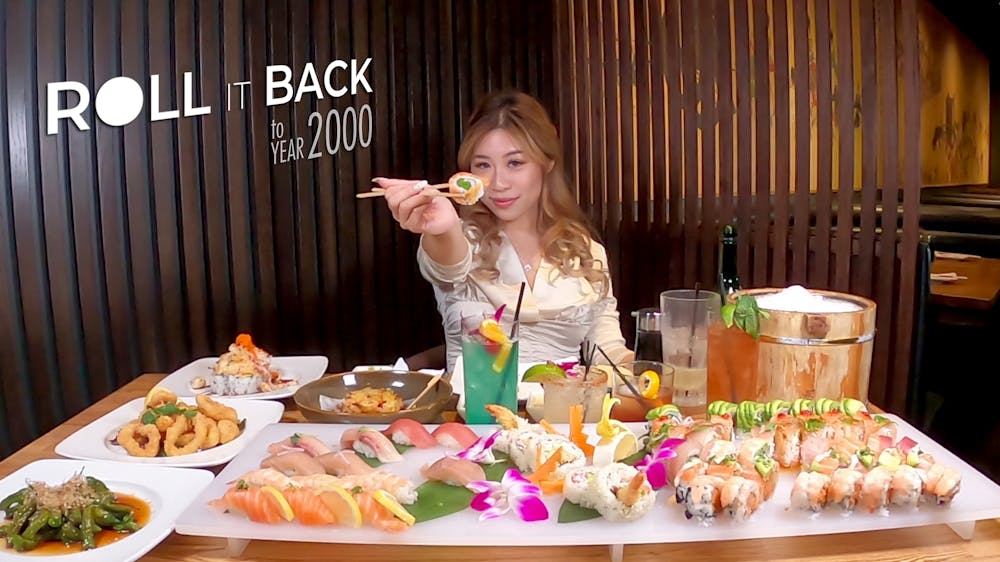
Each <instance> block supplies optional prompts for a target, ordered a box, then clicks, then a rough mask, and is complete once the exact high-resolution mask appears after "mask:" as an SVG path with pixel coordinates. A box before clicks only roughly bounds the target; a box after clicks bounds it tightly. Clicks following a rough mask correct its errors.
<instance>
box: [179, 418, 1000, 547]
mask: <svg viewBox="0 0 1000 562" xmlns="http://www.w3.org/2000/svg"><path fill="white" fill-rule="evenodd" d="M734 406H736V407H737V409H738V408H739V406H740V405H734ZM800 406H801V405H800ZM809 406H810V407H811V409H804V408H800V409H799V410H800V411H798V412H796V413H793V412H792V411H791V410H792V409H791V405H790V404H789V405H788V406H786V407H785V408H784V411H781V412H771V413H772V414H776V413H777V414H783V417H780V420H782V421H781V423H782V424H785V425H788V426H791V425H793V422H792V421H791V420H796V421H795V422H794V425H796V427H797V428H798V431H797V434H796V431H794V430H793V428H791V427H785V428H782V429H781V430H780V432H781V433H782V436H781V437H777V435H778V433H779V429H778V424H764V423H761V424H760V425H759V427H756V428H755V426H754V424H753V423H747V422H746V419H745V418H746V415H744V416H743V417H742V418H741V416H739V415H737V411H736V410H732V409H731V408H729V407H728V406H724V407H720V406H719V405H716V408H715V410H716V411H714V412H713V414H712V415H711V416H710V417H709V420H708V421H707V422H705V421H702V422H695V421H693V420H690V419H682V418H680V417H679V416H678V415H677V414H676V413H675V412H672V411H670V409H669V407H668V408H667V409H665V410H664V411H662V412H658V413H659V414H660V415H659V416H656V415H654V416H652V417H653V419H652V420H651V421H650V422H649V423H635V424H623V423H621V422H617V421H615V420H609V419H607V416H605V418H604V419H602V420H601V422H599V423H597V424H582V423H579V421H578V420H573V421H574V423H571V424H569V425H562V424H557V425H550V424H544V423H541V424H535V423H531V422H529V421H528V420H526V419H523V418H519V417H517V416H515V415H514V414H512V413H510V412H509V411H503V410H502V409H500V410H497V411H495V412H494V415H495V416H496V417H497V419H498V422H499V425H481V426H465V425H460V424H452V423H446V424H442V425H425V424H420V423H418V422H414V421H412V420H398V421H397V422H395V423H393V424H392V425H388V426H386V425H380V426H370V427H365V426H344V425H327V424H282V423H278V424H273V425H270V426H267V427H265V428H264V429H263V430H262V431H261V432H260V433H259V434H258V435H257V436H256V437H255V439H254V440H253V441H252V442H250V443H249V444H248V445H247V446H246V448H245V449H244V450H243V451H242V452H241V453H240V454H239V455H238V456H237V457H236V458H235V459H233V461H232V462H230V463H229V465H228V466H227V467H226V468H225V469H224V470H223V471H222V472H221V473H220V474H219V475H218V477H217V478H216V479H215V480H214V481H213V482H212V484H210V485H209V486H208V487H207V488H206V490H205V491H204V492H203V493H202V494H201V496H199V497H198V498H197V499H196V500H195V501H194V502H193V503H192V504H191V505H190V506H189V508H188V509H187V511H185V512H184V513H183V514H182V515H181V517H180V518H179V519H178V521H177V526H176V528H177V532H179V533H181V534H190V535H202V536H214V537H224V538H227V539H231V545H232V546H233V548H234V549H235V550H238V547H239V545H240V544H244V545H245V541H246V540H250V539H259V540H282V541H308V542H329V543H362V544H411V545H442V546H449V545H450V546H496V545H520V546H534V545H595V544H597V545H600V544H608V545H619V544H634V543H657V542H690V541H712V540H733V539H741V538H764V537H781V536H796V535H815V534H829V533H844V532H855V531H865V530H876V529H891V528H900V527H912V526H922V525H932V524H939V523H949V524H953V528H956V529H959V528H960V527H959V525H958V524H959V523H967V522H974V521H976V520H979V519H987V518H996V517H1000V487H998V486H997V485H996V484H994V483H992V482H991V481H990V480H989V479H987V478H986V477H985V476H983V475H982V474H981V473H979V472H978V471H976V470H975V469H974V468H972V467H970V466H969V465H967V464H966V463H964V462H963V461H962V460H961V459H959V458H957V457H956V456H954V455H953V454H951V453H950V452H948V451H947V450H945V449H944V448H943V447H940V446H939V445H937V444H936V443H934V442H933V441H932V440H931V439H930V438H928V437H926V436H925V435H923V434H921V433H920V432H919V431H917V430H916V429H915V428H913V427H911V426H909V425H908V424H907V423H906V422H905V421H904V420H902V419H900V418H898V417H896V416H892V415H884V416H882V415H879V416H875V415H869V414H867V413H865V412H862V411H854V412H852V413H850V414H848V413H847V411H844V412H840V410H839V409H837V410H836V411H837V412H839V414H831V413H830V411H828V412H826V413H825V414H817V413H815V410H818V408H817V407H816V406H815V404H810V405H809ZM850 406H851V407H853V403H851V404H850ZM771 407H772V408H776V407H779V405H772V406H771ZM744 409H745V410H747V412H745V414H750V410H751V406H744ZM758 410H760V411H763V407H760V408H756V407H754V408H753V411H754V412H757V411H758ZM847 410H850V408H847ZM837 415H850V416H851V417H854V418H857V419H859V420H867V421H862V423H860V424H859V425H860V426H861V427H860V428H855V427H854V426H853V425H852V424H850V423H847V424H840V423H836V422H835V419H836V416H837ZM754 417H755V418H757V419H759V418H762V417H763V416H762V415H761V414H759V413H757V414H754ZM581 419H582V418H581ZM741 419H743V421H742V422H741V421H740V420H741ZM771 419H779V417H777V416H773V417H772V418H771ZM810 420H813V421H810ZM815 420H819V421H815ZM820 422H822V423H823V425H822V426H819V425H818V424H819V423H820ZM625 433H628V434H629V435H634V436H636V439H635V441H632V440H631V439H622V436H623V435H624V434H625ZM814 433H819V434H820V435H824V436H826V437H828V438H829V441H828V442H822V443H815V441H816V440H817V439H819V438H818V437H816V436H814V435H813V434H814ZM840 437H844V438H849V439H850V440H851V441H850V442H851V443H854V444H855V445H856V446H855V447H854V450H853V451H848V450H847V445H844V444H842V443H840V440H839V438H840ZM609 443H613V444H614V450H613V451H611V452H610V453H607V451H605V454H600V455H597V456H596V458H600V459H601V460H600V462H599V464H598V465H595V464H594V458H595V454H594V452H595V450H600V448H601V447H605V446H607V445H608V444H609ZM789 449H793V450H791V451H790V450H789ZM851 459H854V460H851ZM855 461H856V462H855ZM966 530H968V529H966ZM970 532H971V531H970Z"/></svg>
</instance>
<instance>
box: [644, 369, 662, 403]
mask: <svg viewBox="0 0 1000 562" xmlns="http://www.w3.org/2000/svg"><path fill="white" fill-rule="evenodd" d="M639 388H640V389H641V391H640V392H642V397H643V398H656V396H657V395H658V394H659V393H660V375H658V374H656V371H653V370H646V371H643V372H642V374H641V375H639Z"/></svg>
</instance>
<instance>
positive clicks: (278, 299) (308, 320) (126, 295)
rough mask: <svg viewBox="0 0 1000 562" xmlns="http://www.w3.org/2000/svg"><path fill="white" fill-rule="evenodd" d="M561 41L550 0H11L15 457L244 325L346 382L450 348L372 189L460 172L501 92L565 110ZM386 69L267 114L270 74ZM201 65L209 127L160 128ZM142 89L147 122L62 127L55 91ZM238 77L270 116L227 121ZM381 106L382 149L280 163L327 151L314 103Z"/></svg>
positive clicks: (2, 247) (6, 102) (404, 236)
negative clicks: (488, 107) (274, 153)
mask: <svg viewBox="0 0 1000 562" xmlns="http://www.w3.org/2000/svg"><path fill="white" fill-rule="evenodd" d="M625 15H626V18H625V19H624V20H622V21H631V20H630V19H629V18H631V15H629V12H627V11H626V12H625ZM593 21H595V22H596V21H597V19H594V20H593ZM553 27H554V24H553V12H552V6H550V5H549V4H548V3H545V2H536V1H535V0H513V1H512V2H507V3H504V5H502V6H501V4H500V3H497V2H491V1H488V0H476V1H467V0H440V1H435V0H423V1H419V0H414V1H408V2H395V1H388V0H371V1H370V0H343V1H341V0H328V1H323V0H314V1H311V2H301V1H294V0H283V1H282V0H169V1H168V0H164V1H160V0H147V1H136V2H133V1H128V2H121V1H119V0H91V1H76V0H45V1H43V2H33V1H31V0H8V1H5V2H0V131H3V133H4V134H3V135H2V136H0V373H2V377H0V378H2V384H0V405H2V414H0V418H2V419H0V422H2V423H0V428H2V429H0V454H8V453H9V452H10V451H11V450H12V449H13V448H16V447H18V446H20V445H22V444H24V443H25V442H26V441H28V440H30V439H31V438H33V437H35V436H37V435H39V434H40V432H43V431H45V430H47V429H49V428H51V427H52V426H53V425H55V424H56V423H59V422H60V421H62V420H63V419H65V418H66V417H68V416H69V415H72V414H73V413H75V412H77V411H79V410H80V409H82V408H83V407H85V406H86V405H87V404H89V403H91V402H93V401H94V400H96V399H98V398H100V397H101V396H103V395H105V394H107V393H108V392H110V391H111V390H113V389H114V388H116V387H117V386H118V385H120V384H121V383H123V382H125V381H127V380H129V379H131V378H133V377H135V376H137V375H138V374H140V373H142V372H150V371H170V370H173V369H175V368H177V367H180V366H182V365H183V364H185V363H187V362H188V361H190V360H192V359H194V358H196V357H201V356H206V355H214V354H218V353H219V352H220V351H222V350H224V349H225V346H226V345H227V343H228V342H229V341H231V340H232V338H233V337H234V336H235V335H236V333H237V332H238V331H244V330H245V331H250V332H252V333H253V334H254V335H255V337H256V339H257V341H258V342H259V343H260V344H261V345H263V346H265V347H266V348H268V349H270V350H271V351H273V352H275V353H278V354H285V355H287V354H305V353H308V354H323V355H327V356H329V357H330V360H331V364H330V369H331V370H337V369H342V368H345V367H350V366H352V365H355V364H358V363H370V362H372V361H392V360H394V359H395V358H396V357H397V356H398V355H407V354H411V353H414V352H416V351H419V350H421V349H424V348H427V347H430V346H432V345H434V344H436V343H438V342H439V341H441V335H440V334H441V331H440V329H439V328H438V322H439V318H438V316H437V312H436V310H435V305H434V300H433V295H432V293H431V290H430V287H429V286H428V285H427V284H426V283H425V282H423V280H422V279H420V276H419V273H418V272H417V270H416V264H415V260H414V252H415V248H416V238H415V237H414V236H412V235H410V234H408V233H405V232H403V231H401V229H399V228H398V227H397V226H396V225H395V223H394V222H393V221H392V217H391V216H390V215H389V213H388V211H387V210H386V208H385V205H384V204H383V203H382V202H381V201H378V200H376V201H371V200H367V201H358V200H356V199H355V198H354V194H355V193H356V192H358V191H362V190H365V189H367V186H368V181H369V179H370V178H371V177H372V176H376V175H382V176H396V177H426V178H429V179H442V178H447V177H448V175H450V173H452V172H453V171H454V169H455V163H454V160H455V154H456V150H457V147H458V143H459V142H460V139H461V133H462V130H463V124H464V121H465V119H466V118H467V117H468V115H469V113H470V112H471V110H472V107H473V105H474V104H475V102H476V101H477V100H478V99H479V98H480V97H481V96H482V94H483V93H485V92H486V91H488V90H492V89H498V88H502V87H518V88H520V89H522V90H524V91H527V92H528V93H531V94H533V95H535V96H537V97H539V98H540V99H541V100H542V102H543V103H544V104H545V105H546V106H547V107H550V108H555V107H556V104H555V95H554V92H555V90H554V88H555V84H554V81H555V80H556V78H554V73H553V72H554V70H555V69H556V67H554V66H553V62H552V53H553V45H554V43H553V40H552V29H553ZM576 41H579V44H580V45H582V46H584V47H585V48H586V46H587V45H588V41H586V40H585V39H583V38H577V39H576ZM599 45H600V44H599V43H596V44H595V46H594V47H593V48H599ZM366 57H372V58H373V59H374V60H373V62H372V63H371V67H370V69H369V72H368V73H367V76H368V78H369V81H370V83H371V85H372V87H373V89H374V92H373V93H372V94H365V93H359V94H358V95H356V96H351V95H347V96H344V97H341V98H338V99H329V98H326V99H323V100H320V101H316V100H315V99H314V98H313V97H312V96H307V97H306V98H305V99H303V101H302V102H301V103H298V104H294V103H290V104H286V105H280V106H276V107H273V108H268V107H266V106H265V103H264V99H265V91H264V82H265V80H264V77H265V66H267V65H270V64H287V65H289V66H291V67H292V68H293V69H294V72H295V77H296V81H297V79H298V77H299V76H300V74H301V69H302V66H303V65H304V64H305V63H306V62H313V63H314V64H315V65H316V66H317V69H318V71H319V72H320V76H322V70H323V69H324V68H325V66H326V64H327V63H328V62H330V61H332V60H334V59H346V60H350V59H352V58H355V59H359V61H362V60H364V59H365V58H366ZM560 70H561V69H560ZM184 72H193V73H194V90H195V105H210V106H212V108H213V111H212V113H211V115H208V116H204V117H197V118H181V119H179V120H167V121H157V122H150V120H149V113H148V104H149V97H150V96H149V88H150V81H149V76H150V75H151V74H158V75H159V76H160V79H161V83H160V91H159V93H160V96H161V98H162V104H161V107H163V108H177V107H179V106H180V105H181V104H182V99H181V96H182V92H183V85H182V76H183V73H184ZM340 74H344V73H340ZM122 75H124V76H129V77H131V78H133V79H135V80H137V81H138V82H139V83H140V84H142V85H143V88H144V91H145V92H146V103H147V105H146V107H147V111H146V112H144V113H143V114H142V115H140V117H139V118H138V119H136V120H135V121H134V122H132V123H131V124H129V125H127V126H124V127H110V126H107V125H105V124H103V123H101V122H99V120H97V118H96V116H95V114H94V111H93V104H91V107H90V109H88V110H87V111H86V112H85V113H84V116H85V119H86V120H87V122H88V123H90V124H91V126H92V127H93V128H92V129H91V130H90V131H79V130H77V129H76V128H75V127H74V126H72V125H67V124H66V122H63V123H62V124H61V129H60V133H59V134H58V135H53V136H48V135H46V134H45V123H46V110H45V87H46V84H48V83H49V82H55V81H62V80H74V81H79V82H82V83H84V84H86V85H87V87H88V88H89V89H90V91H91V94H92V96H93V95H96V92H97V89H98V87H99V86H100V85H102V84H103V83H104V82H105V81H107V80H108V79H110V78H113V77H116V76H122ZM242 80H251V81H252V86H251V90H252V94H251V95H252V101H251V103H250V104H249V106H248V107H247V109H246V110H244V111H239V110H238V109H234V110H233V111H225V106H226V102H227V89H226V84H227V83H232V82H237V81H242ZM362 92H363V90H362ZM233 93H234V94H236V93H237V91H236V90H233ZM236 99H238V98H234V100H236ZM234 103H235V102H234ZM364 104H370V106H371V108H372V110H373V115H374V132H373V141H372V145H371V146H370V147H369V148H367V149H362V148H360V147H357V148H355V150H353V151H350V152H346V151H344V150H342V149H341V150H340V151H339V152H338V153H337V154H336V155H335V156H330V155H326V154H324V156H322V157H321V158H318V159H315V160H308V161H302V162H296V163H287V164H272V163H271V148H270V141H271V140H272V138H271V130H270V124H271V122H272V121H273V122H279V123H282V124H284V126H285V131H286V132H285V138H289V137H290V136H303V137H305V139H306V146H305V147H304V149H305V150H308V148H309V145H310V144H311V141H312V131H314V130H315V124H314V123H310V122H309V116H310V114H311V113H312V112H314V111H319V112H321V113H322V114H323V115H324V116H325V115H326V113H327V112H328V111H329V110H331V109H337V110H339V111H341V112H344V111H345V110H346V109H347V108H348V107H353V108H355V110H357V109H359V108H360V107H362V106H363V105H364ZM234 108H235V106H234ZM597 115H599V116H602V118H603V113H601V112H597ZM568 138H569V137H568ZM595 140H596V141H597V142H599V143H602V142H603V141H602V139H601V138H600V137H597V138H596V139H595ZM629 150H634V148H633V147H630V148H629ZM602 173H603V172H602ZM596 195H597V197H598V199H599V200H603V199H604V198H605V197H606V196H607V195H608V194H605V193H603V192H601V193H597V194H596Z"/></svg>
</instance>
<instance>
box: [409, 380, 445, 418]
mask: <svg viewBox="0 0 1000 562" xmlns="http://www.w3.org/2000/svg"><path fill="white" fill-rule="evenodd" d="M442 376H444V373H442V374H440V375H434V378H432V379H431V380H429V381H427V386H426V387H424V390H423V391H421V392H420V394H418V395H417V397H416V398H414V399H413V401H412V402H410V405H409V406H407V407H405V408H403V409H404V410H412V409H413V406H415V405H416V404H417V402H420V399H421V398H423V397H424V396H425V395H426V394H427V393H428V392H430V390H431V389H432V388H434V385H436V384H437V383H438V381H440V380H441V377H442Z"/></svg>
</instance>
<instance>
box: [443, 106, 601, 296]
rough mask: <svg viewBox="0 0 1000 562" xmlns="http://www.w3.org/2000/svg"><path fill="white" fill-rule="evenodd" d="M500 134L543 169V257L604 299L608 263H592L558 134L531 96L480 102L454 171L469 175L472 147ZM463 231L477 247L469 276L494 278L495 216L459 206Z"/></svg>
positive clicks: (540, 222) (497, 245) (478, 207)
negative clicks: (475, 264)
mask: <svg viewBox="0 0 1000 562" xmlns="http://www.w3.org/2000/svg"><path fill="white" fill-rule="evenodd" d="M495 129H503V130H505V131H506V132H507V133H508V134H510V136H511V137H513V139H514V141H515V142H516V143H517V144H518V145H519V147H520V148H521V150H523V151H524V152H525V154H526V155H527V157H528V158H530V159H532V160H534V161H535V162H537V163H539V164H541V165H542V168H543V169H547V170H548V172H547V173H546V174H545V176H544V178H543V180H542V195H541V200H540V204H539V206H538V230H539V232H538V234H539V236H540V237H541V241H540V244H541V248H542V255H543V256H544V257H545V259H547V260H548V261H549V263H552V264H554V265H555V266H556V268H557V270H558V271H559V273H561V274H562V275H565V276H567V277H578V278H583V279H586V280H587V281H588V282H590V284H591V285H592V286H593V287H594V288H595V289H596V290H597V291H598V292H599V293H600V294H601V295H602V296H603V295H605V294H606V293H607V291H608V287H609V285H610V282H609V281H610V279H609V278H608V275H607V273H605V271H604V269H605V267H606V266H607V264H604V263H601V262H600V260H597V259H595V258H594V256H593V254H592V253H591V251H590V241H591V240H594V239H596V236H594V234H593V231H592V230H591V228H590V226H589V223H588V221H587V217H586V215H584V213H583V211H582V210H581V209H580V206H579V204H577V201H576V197H575V196H574V195H573V192H572V191H571V190H570V188H569V184H568V182H567V181H566V174H565V172H564V170H563V158H562V147H561V145H560V143H559V133H558V131H556V126H555V124H554V123H553V122H552V120H551V119H550V118H549V115H548V113H546V111H545V108H543V107H542V105H541V104H540V103H539V102H538V101H537V100H536V99H535V98H533V97H531V96H529V95H527V94H524V93H521V92H517V91H511V90H507V91H503V92H498V93H494V94H490V95H489V96H487V97H486V98H485V99H483V100H482V101H481V102H480V103H479V105H478V107H477V108H476V110H475V111H474V112H473V113H472V116H471V117H470V118H469V123H468V127H467V129H466V133H465V138H464V139H463V140H462V146H460V147H459V149H458V166H459V169H461V170H471V165H472V157H473V154H474V153H475V149H476V147H477V146H478V145H479V143H480V142H481V141H482V139H483V137H485V136H486V135H487V134H488V133H489V132H491V131H493V130H495ZM460 214H461V216H462V219H463V220H464V221H465V229H466V232H467V233H468V235H469V237H470V238H471V239H472V241H473V243H478V244H479V251H478V253H477V257H478V258H479V266H478V267H477V268H476V269H475V270H474V271H473V274H475V275H478V276H482V277H485V278H488V279H496V278H497V277H499V275H500V272H499V270H498V269H497V266H496V262H497V257H498V256H499V254H500V225H499V223H498V221H497V218H496V215H494V214H493V212H492V211H490V210H489V209H488V208H487V207H486V206H485V205H472V206H468V207H467V206H462V207H460Z"/></svg>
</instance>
